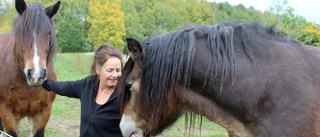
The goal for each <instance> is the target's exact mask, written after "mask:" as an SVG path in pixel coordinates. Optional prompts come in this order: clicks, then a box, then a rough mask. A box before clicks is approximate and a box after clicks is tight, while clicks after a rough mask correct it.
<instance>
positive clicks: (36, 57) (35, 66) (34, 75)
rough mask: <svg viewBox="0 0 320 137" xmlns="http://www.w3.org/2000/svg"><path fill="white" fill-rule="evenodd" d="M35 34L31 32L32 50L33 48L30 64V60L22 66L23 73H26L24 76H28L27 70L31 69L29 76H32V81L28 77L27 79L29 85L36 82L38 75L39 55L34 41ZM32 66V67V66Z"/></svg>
mask: <svg viewBox="0 0 320 137" xmlns="http://www.w3.org/2000/svg"><path fill="white" fill-rule="evenodd" d="M36 38H37V35H36V33H33V39H34V41H33V43H34V45H33V50H34V54H33V59H32V64H33V65H32V64H31V62H27V63H26V66H25V68H24V73H25V74H26V76H28V73H29V70H31V71H32V73H31V74H32V75H31V78H33V81H30V79H27V82H28V84H29V85H34V84H35V83H37V82H38V79H39V77H40V75H41V74H40V73H41V72H40V56H39V54H38V49H37V43H36V40H37V39H36ZM32 66H33V67H32Z"/></svg>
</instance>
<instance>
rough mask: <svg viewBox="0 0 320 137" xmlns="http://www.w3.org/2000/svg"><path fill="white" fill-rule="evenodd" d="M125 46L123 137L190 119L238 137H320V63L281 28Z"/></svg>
mask: <svg viewBox="0 0 320 137" xmlns="http://www.w3.org/2000/svg"><path fill="white" fill-rule="evenodd" d="M126 40H127V48H128V51H129V55H130V58H129V60H128V61H127V63H126V65H125V67H124V69H123V73H122V76H121V78H120V81H119V84H118V87H117V88H118V91H119V100H120V103H121V112H122V119H121V122H120V128H121V131H122V134H123V136H125V137H128V136H130V135H131V134H133V133H137V134H139V135H141V136H142V135H144V136H154V135H157V134H159V133H161V132H162V131H163V130H164V129H166V128H168V127H170V125H172V123H174V122H175V121H176V120H177V119H178V118H179V117H180V116H181V115H182V114H184V113H187V112H188V113H195V114H199V115H201V116H204V117H206V118H207V119H209V120H211V121H213V122H215V123H217V124H219V125H221V126H223V127H225V128H226V129H227V130H228V131H230V132H231V133H233V135H232V136H244V137H256V136H258V137H279V136H288V137H289V136H290V137H302V136H303V137H304V136H309V137H316V136H320V130H319V129H320V65H319V61H320V60H319V58H318V56H317V55H315V54H313V52H311V50H309V49H307V48H305V47H304V46H302V45H301V44H300V43H299V42H297V41H296V40H294V39H291V38H290V36H288V35H287V34H285V33H284V32H281V31H278V30H277V29H275V25H273V26H263V25H261V24H258V23H254V22H251V23H248V22H241V21H226V22H221V23H217V24H213V25H207V26H205V25H199V24H198V25H192V26H188V27H184V28H181V29H179V30H176V31H173V32H169V33H166V34H163V35H159V36H152V37H149V38H147V39H146V40H144V41H143V42H141V43H140V42H139V41H137V40H135V39H134V38H127V39H126ZM190 120H192V119H190ZM189 128H190V127H189Z"/></svg>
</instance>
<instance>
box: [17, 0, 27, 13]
mask: <svg viewBox="0 0 320 137" xmlns="http://www.w3.org/2000/svg"><path fill="white" fill-rule="evenodd" d="M26 9H27V4H26V2H24V0H16V10H17V12H18V13H19V14H20V15H22V13H23V12H24V11H25V10H26Z"/></svg>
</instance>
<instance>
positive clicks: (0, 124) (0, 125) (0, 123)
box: [0, 118, 3, 137]
mask: <svg viewBox="0 0 320 137" xmlns="http://www.w3.org/2000/svg"><path fill="white" fill-rule="evenodd" d="M0 131H3V126H2V122H1V118H0ZM0 137H3V134H2V133H1V132H0Z"/></svg>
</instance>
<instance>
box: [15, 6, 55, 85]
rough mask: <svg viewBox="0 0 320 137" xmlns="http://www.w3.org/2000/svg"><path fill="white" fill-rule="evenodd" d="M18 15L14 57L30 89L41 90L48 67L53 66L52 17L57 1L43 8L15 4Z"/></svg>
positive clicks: (53, 32)
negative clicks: (35, 87)
mask: <svg viewBox="0 0 320 137" xmlns="http://www.w3.org/2000/svg"><path fill="white" fill-rule="evenodd" d="M15 7H16V10H17V12H18V13H19V14H18V16H17V18H16V19H15V22H14V41H15V42H14V57H15V60H16V61H17V62H18V64H19V66H20V69H21V70H23V73H24V75H25V77H26V81H27V84H28V85H29V86H40V85H41V84H42V82H43V81H44V80H45V79H46V77H47V65H48V64H52V63H51V61H52V58H53V53H54V52H55V50H56V47H57V42H56V35H55V27H54V22H53V20H52V17H53V16H54V15H55V14H56V13H57V11H58V9H59V7H60V1H58V2H57V3H56V4H54V5H52V6H50V7H47V8H44V7H43V6H42V5H40V4H37V3H32V4H28V5H27V4H26V3H25V2H24V1H23V0H16V3H15Z"/></svg>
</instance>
